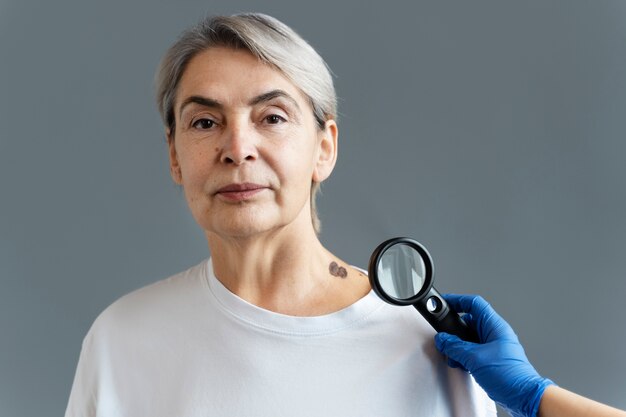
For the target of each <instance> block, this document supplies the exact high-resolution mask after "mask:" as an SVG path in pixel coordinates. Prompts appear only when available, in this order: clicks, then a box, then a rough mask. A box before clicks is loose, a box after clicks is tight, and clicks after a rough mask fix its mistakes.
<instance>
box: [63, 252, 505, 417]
mask: <svg viewBox="0 0 626 417" xmlns="http://www.w3.org/2000/svg"><path fill="white" fill-rule="evenodd" d="M433 335H434V330H433V329H432V328H431V327H430V326H429V325H428V324H427V323H426V321H425V320H424V319H423V318H422V317H421V316H420V315H419V314H418V313H417V311H415V309H413V308H411V307H395V306H391V305H388V304H386V303H384V302H382V301H381V300H380V299H379V298H378V297H377V296H376V295H375V294H374V293H373V292H370V293H369V294H368V295H367V296H366V297H364V298H362V299H360V300H359V301H357V302H356V303H354V304H353V305H351V306H349V307H347V308H345V309H343V310H341V311H338V312H336V313H332V314H328V315H324V316H318V317H292V316H287V315H282V314H277V313H274V312H271V311H268V310H264V309H262V308H259V307H257V306H255V305H252V304H250V303H248V302H246V301H244V300H242V299H241V298H239V297H237V296H236V295H234V294H233V293H231V292H230V291H229V290H228V289H226V288H225V287H224V286H223V285H222V284H221V283H220V282H219V281H218V280H217V278H216V277H215V275H214V274H213V268H212V264H211V261H210V260H208V261H204V262H202V263H201V264H199V265H197V266H195V267H193V268H190V269H189V270H187V271H185V272H182V273H179V274H176V275H174V276H172V277H170V278H168V279H165V280H162V281H159V282H156V283H154V284H152V285H149V286H147V287H144V288H142V289H139V290H137V291H134V292H132V293H130V294H127V295H126V296H124V297H122V298H120V299H119V300H117V301H116V302H115V303H113V304H112V305H111V306H109V307H108V308H107V309H106V310H105V311H104V312H103V313H102V314H100V316H99V317H98V318H97V319H96V321H95V322H94V324H93V325H92V327H91V329H90V330H89V333H88V334H87V336H86V337H85V340H84V341H83V346H82V351H81V355H80V360H79V362H78V369H77V371H76V377H75V379H74V385H73V387H72V392H71V395H70V399H69V404H68V407H67V411H66V414H65V415H66V417H92V416H99V417H118V416H127V417H140V416H149V417H159V416H163V417H174V416H177V417H182V416H185V417H187V416H188V417H196V416H197V417H200V416H202V417H207V416H255V417H259V416H268V417H270V416H271V417H279V416H289V417H294V416H342V417H343V416H378V417H380V416H385V417H393V416H407V417H409V416H410V417H415V416H427V417H433V416H441V417H444V416H457V417H460V416H481V417H482V416H496V408H495V405H494V403H493V402H492V401H491V400H489V398H488V397H487V395H486V394H485V393H484V391H482V389H481V388H480V387H479V386H478V385H477V384H476V383H475V382H474V380H473V379H472V377H471V376H469V375H468V374H466V373H464V372H462V371H460V370H457V369H451V368H449V367H448V366H447V365H446V361H445V359H444V358H443V357H442V356H441V355H440V354H439V353H438V352H437V351H436V350H435V347H434V341H433Z"/></svg>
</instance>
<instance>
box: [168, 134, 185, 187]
mask: <svg viewBox="0 0 626 417" xmlns="http://www.w3.org/2000/svg"><path fill="white" fill-rule="evenodd" d="M165 136H166V137H167V146H168V148H169V157H170V175H171V176H172V180H174V182H175V183H176V184H178V185H182V183H183V174H182V173H181V171H180V164H179V162H178V154H177V153H176V141H175V140H174V134H173V133H172V131H171V129H170V128H167V129H165Z"/></svg>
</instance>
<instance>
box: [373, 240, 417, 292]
mask: <svg viewBox="0 0 626 417" xmlns="http://www.w3.org/2000/svg"><path fill="white" fill-rule="evenodd" d="M377 274H378V282H379V283H380V286H381V287H382V290H383V291H384V292H385V293H386V294H387V295H389V296H391V297H393V298H396V299H399V300H406V299H409V298H412V297H415V296H416V295H417V294H418V293H419V292H420V291H421V289H422V287H423V286H424V282H425V277H426V264H425V263H424V260H423V259H422V256H421V255H420V254H419V253H418V252H417V251H416V250H415V249H414V248H413V247H411V246H409V245H406V244H395V245H393V246H391V247H389V248H388V249H387V250H386V251H385V253H383V255H382V256H381V258H380V260H379V262H378V267H377Z"/></svg>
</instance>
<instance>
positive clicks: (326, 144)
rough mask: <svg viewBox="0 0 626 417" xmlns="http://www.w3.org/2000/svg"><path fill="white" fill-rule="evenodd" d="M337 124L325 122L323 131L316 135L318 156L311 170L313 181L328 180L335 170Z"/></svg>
mask: <svg viewBox="0 0 626 417" xmlns="http://www.w3.org/2000/svg"><path fill="white" fill-rule="evenodd" d="M338 133H339V132H338V128H337V123H336V122H335V121H334V120H333V119H330V120H327V121H326V123H325V124H324V129H323V130H322V131H320V132H319V133H318V137H319V143H318V155H317V161H316V164H315V169H314V170H313V181H315V182H322V181H324V180H325V179H326V178H328V177H329V176H330V174H331V172H333V168H335V163H336V162H337V136H338Z"/></svg>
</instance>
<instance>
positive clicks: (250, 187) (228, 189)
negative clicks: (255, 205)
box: [217, 183, 267, 201]
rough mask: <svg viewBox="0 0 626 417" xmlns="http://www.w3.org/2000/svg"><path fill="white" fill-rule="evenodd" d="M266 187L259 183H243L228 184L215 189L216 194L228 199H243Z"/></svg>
mask: <svg viewBox="0 0 626 417" xmlns="http://www.w3.org/2000/svg"><path fill="white" fill-rule="evenodd" d="M266 188H267V187H266V186H264V185H260V184H253V183H243V184H229V185H227V186H225V187H222V188H220V189H219V190H217V195H219V196H220V197H222V198H224V199H226V200H228V201H244V200H248V199H250V198H252V197H253V196H254V195H256V194H258V193H260V192H261V191H263V190H265V189H266Z"/></svg>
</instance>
